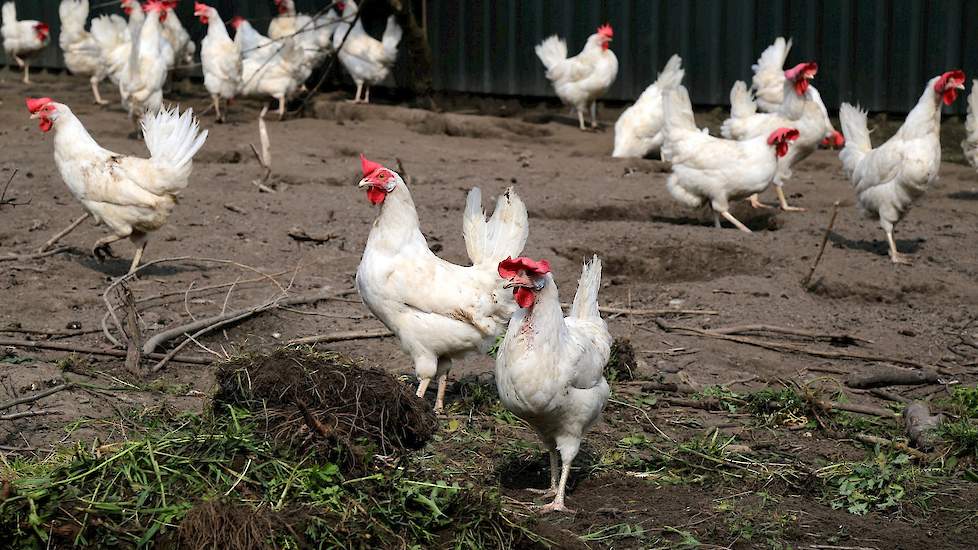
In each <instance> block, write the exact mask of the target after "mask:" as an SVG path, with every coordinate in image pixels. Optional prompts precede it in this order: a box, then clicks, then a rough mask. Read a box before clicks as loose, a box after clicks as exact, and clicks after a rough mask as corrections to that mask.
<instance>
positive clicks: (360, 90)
mask: <svg viewBox="0 0 978 550" xmlns="http://www.w3.org/2000/svg"><path fill="white" fill-rule="evenodd" d="M361 93H363V81H362V80H360V81H357V95H356V97H354V98H353V101H351V102H350V103H360V94H361Z"/></svg>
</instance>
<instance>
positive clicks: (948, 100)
mask: <svg viewBox="0 0 978 550" xmlns="http://www.w3.org/2000/svg"><path fill="white" fill-rule="evenodd" d="M961 84H964V71H962V70H957V69H956V70H953V71H948V72H946V73H944V74H942V75H941V77H940V78H938V79H937V82H935V83H934V91H935V92H937V93H939V94H941V99H942V100H943V101H944V104H945V105H950V104H952V103H954V100H955V99H957V98H958V89H957V88H956V87H955V86H958V85H961ZM948 85H950V86H951V87H950V88H947V87H948ZM945 88H947V89H945Z"/></svg>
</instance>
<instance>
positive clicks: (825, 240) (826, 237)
mask: <svg viewBox="0 0 978 550" xmlns="http://www.w3.org/2000/svg"><path fill="white" fill-rule="evenodd" d="M838 214H839V201H835V202H834V203H832V217H831V218H829V225H828V226H827V227H826V228H825V233H824V234H823V235H822V244H821V246H819V248H818V255H816V256H815V261H814V262H812V267H811V268H810V269H809V270H808V275H806V276H805V278H804V279H802V281H801V286H803V287H805V288H808V283H810V282H811V280H812V275H814V274H815V268H817V267H818V263H819V262H820V261H822V254H824V253H825V245H826V244H827V243H828V242H829V233H831V232H832V227H833V226H834V225H835V217H836V216H837V215H838Z"/></svg>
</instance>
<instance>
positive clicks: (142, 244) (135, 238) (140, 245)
mask: <svg viewBox="0 0 978 550" xmlns="http://www.w3.org/2000/svg"><path fill="white" fill-rule="evenodd" d="M129 238H130V239H132V242H133V243H135V244H136V247H137V248H136V253H135V254H133V256H132V264H131V265H130V266H129V273H127V275H132V274H133V272H135V271H136V268H138V267H139V260H141V259H142V258H143V252H144V251H145V250H146V243H147V239H146V234H145V233H136V232H133V234H132V235H130V237H129Z"/></svg>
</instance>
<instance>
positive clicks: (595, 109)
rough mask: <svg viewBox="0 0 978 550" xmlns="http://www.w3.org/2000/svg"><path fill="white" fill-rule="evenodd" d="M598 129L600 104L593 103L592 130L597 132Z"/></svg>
mask: <svg viewBox="0 0 978 550" xmlns="http://www.w3.org/2000/svg"><path fill="white" fill-rule="evenodd" d="M597 128H598V102H597V101H592V102H591V129H592V130H597Z"/></svg>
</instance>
